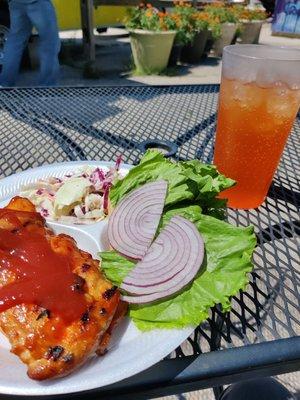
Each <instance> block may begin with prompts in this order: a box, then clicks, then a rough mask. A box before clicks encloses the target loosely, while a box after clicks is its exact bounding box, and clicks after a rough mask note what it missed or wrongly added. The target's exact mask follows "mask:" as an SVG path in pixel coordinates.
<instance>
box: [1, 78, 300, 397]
mask: <svg viewBox="0 0 300 400" xmlns="http://www.w3.org/2000/svg"><path fill="white" fill-rule="evenodd" d="M218 91H219V87H218V85H197V86H168V87H167V86H165V87H154V86H136V87H126V86H124V87H92V88H91V87H90V88H78V87H77V88H49V89H43V88H40V89H38V88H30V89H26V88H20V89H2V90H0V155H1V157H0V177H4V176H8V175H10V174H13V173H15V172H18V171H22V170H25V169H28V168H31V167H37V166H39V165H43V164H49V163H54V162H61V161H67V160H86V159H88V160H114V159H115V158H116V156H117V155H119V154H122V155H123V160H124V162H128V163H133V164H134V163H137V162H138V160H139V158H140V157H141V155H142V153H143V152H144V150H145V148H146V147H147V146H153V147H155V146H165V147H167V148H168V149H169V150H170V152H171V154H173V157H174V158H175V159H192V158H198V159H200V160H201V161H203V162H211V160H212V155H213V144H214V133H215V123H216V108H217V98H218ZM149 141H150V142H149ZM159 142H160V144H159ZM299 149H300V118H298V120H297V121H296V122H295V126H294V129H293V132H292V134H291V136H290V138H289V140H288V144H287V146H286V148H285V150H284V154H283V158H282V161H281V163H280V166H279V168H278V170H277V173H276V175H275V178H274V181H273V184H272V187H271V189H270V192H269V195H268V198H267V200H266V202H265V203H264V204H263V205H262V206H261V207H260V208H259V209H258V210H257V209H255V210H250V211H233V210H228V219H229V221H230V222H231V223H233V224H236V225H240V226H245V225H248V224H252V225H254V227H255V232H256V234H257V238H258V244H259V245H258V247H257V249H256V251H255V255H254V262H255V270H254V272H253V274H252V276H251V280H250V284H249V285H248V287H247V289H246V291H245V292H244V293H240V294H238V295H237V296H234V297H233V298H232V311H231V312H230V313H228V314H224V315H223V314H222V313H221V312H220V310H219V308H218V307H215V308H214V309H213V310H212V312H211V316H210V318H209V319H208V320H207V321H206V322H204V323H203V324H201V326H199V327H198V328H197V329H196V330H195V332H194V334H193V335H192V336H191V337H190V338H189V339H188V340H187V341H186V342H184V343H183V344H182V345H181V347H179V348H178V349H177V350H176V351H174V352H173V353H172V354H171V355H170V357H169V358H168V359H166V360H163V361H161V362H160V363H158V364H157V365H155V366H153V367H152V368H150V369H149V370H147V371H145V372H143V373H141V374H138V375H136V376H135V377H132V378H130V379H127V380H125V381H122V382H119V383H117V384H115V385H111V386H109V387H106V388H102V389H101V390H99V391H97V390H93V391H89V392H85V393H84V394H80V396H78V395H72V398H78V399H79V398H80V399H83V398H85V397H86V398H89V399H93V398H95V399H104V398H110V399H111V398H113V399H131V398H133V397H132V396H133V393H134V399H135V400H136V399H139V398H141V399H142V398H149V397H154V396H158V395H163V394H171V393H180V392H183V391H188V390H196V389H199V388H205V387H212V386H217V385H222V384H225V383H230V382H234V381H237V380H240V379H245V378H253V377H257V376H267V375H274V374H279V373H285V372H290V371H295V370H299V369H300V337H299V336H300V318H299V317H300V315H299V309H300V296H299V288H300V273H299V272H300V271H299V264H300V262H299V261H300V260H299V242H298V238H299V231H300V224H299V204H300V193H299V180H298V179H299V176H300V162H299ZM1 398H2V397H1ZM3 398H6V397H5V396H3ZM18 398H20V397H18ZM64 398H69V396H64Z"/></svg>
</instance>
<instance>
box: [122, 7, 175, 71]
mask: <svg viewBox="0 0 300 400" xmlns="http://www.w3.org/2000/svg"><path fill="white" fill-rule="evenodd" d="M126 28H127V29H128V31H129V34H130V43H131V49H132V54H133V60H134V63H135V67H136V70H137V72H138V73H141V74H155V73H160V72H161V71H163V70H164V69H165V68H166V67H167V64H168V60H169V56H170V52H171V48H172V45H173V42H174V38H175V35H176V31H175V28H176V25H175V22H174V19H172V18H171V16H170V14H169V13H167V12H160V11H159V10H158V9H157V8H155V7H152V5H151V4H147V5H144V4H141V5H140V6H139V7H134V8H131V9H129V10H128V17H127V20H126Z"/></svg>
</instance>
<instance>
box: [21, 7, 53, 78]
mask: <svg viewBox="0 0 300 400" xmlns="http://www.w3.org/2000/svg"><path fill="white" fill-rule="evenodd" d="M28 16H29V18H30V20H31V22H32V24H33V26H34V27H35V28H36V29H37V31H38V34H39V56H40V76H39V81H38V84H39V85H41V86H54V85H56V84H57V80H58V74H59V62H58V53H59V50H60V40H59V36H58V28H57V21H56V15H55V9H54V7H53V5H52V3H51V1H50V0H37V1H36V2H34V3H32V4H30V5H29V7H28Z"/></svg>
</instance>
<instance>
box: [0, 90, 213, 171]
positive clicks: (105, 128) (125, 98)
mask: <svg viewBox="0 0 300 400" xmlns="http://www.w3.org/2000/svg"><path fill="white" fill-rule="evenodd" d="M217 91H218V86H217V85H201V86H165V87H160V88H159V89H158V88H157V87H152V86H145V85H143V86H142V87H139V86H137V87H127V86H122V87H119V86H114V87H87V88H77V87H68V88H64V87H60V88H30V89H28V88H19V89H14V90H10V89H5V90H1V91H0V112H1V111H3V112H6V113H8V114H9V115H10V116H11V117H12V118H13V120H14V121H19V122H21V123H22V130H23V132H24V133H25V132H26V133H28V134H29V133H30V132H31V131H35V132H39V134H41V135H43V136H44V137H45V140H48V141H49V140H50V141H54V142H55V143H56V144H58V145H59V147H60V148H61V150H62V152H63V153H64V158H65V159H66V160H78V159H79V160H84V159H103V160H107V159H111V158H112V157H113V154H115V153H116V152H117V151H118V152H122V153H124V161H130V162H135V161H137V160H138V159H139V157H140V156H141V154H142V150H141V144H142V143H143V142H144V141H145V140H147V139H152V140H155V139H157V138H158V139H160V140H169V141H170V142H171V143H173V144H175V145H176V146H178V147H180V146H182V145H184V144H185V143H187V142H189V141H190V140H192V139H194V138H195V137H196V136H197V135H198V134H199V133H201V131H202V130H204V129H206V128H208V127H209V126H210V125H212V124H214V121H215V113H214V112H212V114H211V115H209V116H208V117H206V118H205V117H202V116H201V117H202V120H200V121H199V120H197V119H196V118H199V116H198V111H197V104H196V105H195V104H192V105H191V106H192V107H193V109H192V111H190V110H189V109H186V111H185V114H186V117H185V119H186V122H185V121H184V123H178V121H177V118H178V117H179V114H178V115H177V114H176V110H178V107H180V106H182V105H181V98H182V97H183V96H184V97H186V96H190V98H191V100H192V99H193V98H195V99H196V97H197V95H198V94H199V93H202V94H203V95H207V96H208V95H210V94H211V93H217ZM170 96H171V97H170ZM204 98H205V97H204ZM154 99H155V101H153V100H154ZM171 99H172V100H175V101H171ZM205 101H206V100H205ZM194 110H196V111H197V114H196V112H195V111H194ZM193 113H194V114H195V116H193ZM191 115H192V117H193V118H191ZM2 118H5V116H3V117H2ZM170 118H171V119H172V123H173V126H174V129H172V131H171V132H170ZM143 120H147V121H148V124H143ZM155 120H156V121H158V120H159V121H161V122H160V123H159V124H157V126H156V131H155V130H154V129H152V127H153V126H154V125H153V121H155ZM2 122H3V121H2ZM4 122H5V121H4ZM171 136H172V137H171ZM20 140H21V139H20ZM37 145H43V143H42V142H41V143H37ZM109 147H111V149H109ZM42 163H43V162H41V164H42Z"/></svg>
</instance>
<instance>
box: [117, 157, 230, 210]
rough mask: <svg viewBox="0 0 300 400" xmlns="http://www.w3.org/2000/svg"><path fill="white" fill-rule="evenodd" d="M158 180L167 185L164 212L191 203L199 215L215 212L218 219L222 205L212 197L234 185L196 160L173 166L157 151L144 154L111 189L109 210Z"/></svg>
mask: <svg viewBox="0 0 300 400" xmlns="http://www.w3.org/2000/svg"><path fill="white" fill-rule="evenodd" d="M159 179H163V180H166V181H167V182H168V193H167V197H166V201H165V209H168V208H170V207H173V206H174V205H178V204H179V203H184V204H185V205H187V204H191V203H194V204H197V205H199V206H201V207H202V208H203V212H205V213H207V214H213V213H214V212H215V210H217V213H218V215H222V211H221V212H220V210H222V209H223V208H224V205H225V201H224V200H219V199H216V196H217V195H218V194H219V193H220V192H221V191H222V190H225V189H227V188H229V187H231V186H232V185H233V184H234V181H233V180H232V179H229V178H226V177H225V176H224V175H221V174H220V173H219V172H218V171H217V169H216V167H215V166H214V165H208V164H203V163H201V162H200V161H197V160H193V161H188V162H178V163H175V162H172V161H170V160H168V159H166V158H164V156H163V155H162V154H161V153H160V152H158V151H153V150H148V151H147V152H146V153H145V155H144V157H143V158H142V159H141V161H140V163H139V165H137V166H136V167H134V168H132V169H131V170H130V171H129V173H128V174H127V175H126V177H125V178H123V179H121V180H119V181H118V182H116V184H115V185H114V186H113V187H112V189H111V191H110V201H111V203H112V206H113V207H114V206H116V204H117V203H118V202H119V201H120V200H121V199H122V198H123V197H124V196H125V195H126V194H128V193H129V192H131V191H132V190H134V189H137V188H138V187H140V186H142V185H144V184H145V183H148V182H153V181H156V180H159Z"/></svg>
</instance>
